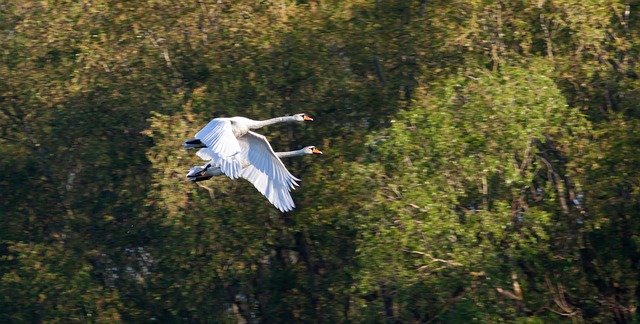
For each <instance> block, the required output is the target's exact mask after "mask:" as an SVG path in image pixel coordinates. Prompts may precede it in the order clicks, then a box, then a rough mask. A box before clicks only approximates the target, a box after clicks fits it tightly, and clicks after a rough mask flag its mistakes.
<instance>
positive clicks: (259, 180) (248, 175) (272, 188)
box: [187, 131, 322, 212]
mask: <svg viewBox="0 0 640 324" xmlns="http://www.w3.org/2000/svg"><path fill="white" fill-rule="evenodd" d="M256 135H257V136H256ZM239 141H240V142H241V144H242V147H243V151H242V153H241V154H242V157H241V159H240V161H241V166H242V172H241V173H240V177H241V178H244V179H247V180H248V181H249V182H251V183H252V184H253V186H254V187H255V188H256V189H258V191H259V192H260V193H261V194H263V195H264V196H265V197H267V199H268V200H269V202H270V203H272V204H273V205H274V206H275V207H276V208H278V209H279V210H280V211H282V212H287V211H290V210H292V209H293V208H295V204H294V203H293V199H292V198H291V189H293V188H294V186H297V185H298V184H297V183H296V181H300V180H299V179H297V178H295V177H294V176H292V175H291V173H289V171H287V169H286V168H285V167H284V164H282V161H281V160H280V158H289V157H294V156H303V155H311V154H322V152H321V151H320V150H319V149H318V148H316V147H315V146H307V147H304V148H302V149H300V150H295V151H289V152H273V149H272V148H271V145H269V142H268V141H267V140H266V138H265V137H264V136H262V135H258V134H255V133H253V132H251V131H249V133H247V135H246V136H243V137H242V138H240V139H239ZM265 144H266V145H265ZM265 163H266V164H271V165H272V166H265ZM274 165H275V167H274ZM223 174H224V172H222V170H221V168H220V166H219V165H216V164H214V162H209V163H206V164H204V165H202V166H195V167H192V168H191V170H189V173H188V174H187V178H188V179H189V180H191V181H192V182H199V181H204V180H208V179H211V178H212V177H214V176H219V175H223Z"/></svg>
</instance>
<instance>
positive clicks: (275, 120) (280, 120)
mask: <svg viewBox="0 0 640 324" xmlns="http://www.w3.org/2000/svg"><path fill="white" fill-rule="evenodd" d="M294 121H295V118H294V117H293V116H285V117H276V118H271V119H267V120H253V121H251V123H250V124H249V129H257V128H262V127H265V126H269V125H273V124H277V123H290V122H294Z"/></svg>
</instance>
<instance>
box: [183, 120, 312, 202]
mask: <svg viewBox="0 0 640 324" xmlns="http://www.w3.org/2000/svg"><path fill="white" fill-rule="evenodd" d="M306 120H309V121H310V120H313V119H312V118H310V117H309V116H307V115H305V114H297V115H294V116H287V117H278V118H273V119H269V120H265V121H256V120H251V119H248V118H244V117H232V118H216V119H213V120H212V121H210V122H209V123H208V124H207V125H206V126H205V127H204V128H202V129H201V130H200V131H199V132H198V133H197V134H196V136H195V139H191V140H187V141H186V142H185V144H184V146H185V147H187V148H189V147H195V148H201V149H200V150H199V151H198V152H197V153H196V154H197V155H198V156H199V157H200V158H202V159H203V160H207V161H210V162H209V163H208V165H209V166H208V167H206V168H205V170H206V169H208V168H209V167H214V168H218V169H219V171H217V170H216V171H217V172H221V173H224V174H225V175H227V176H228V177H229V178H231V179H236V178H238V177H242V178H244V179H247V180H248V181H250V182H251V183H252V184H253V186H254V187H255V188H256V189H258V191H259V192H260V193H261V194H263V195H264V196H265V197H267V199H268V200H269V202H271V203H272V204H273V205H274V206H275V207H276V208H278V209H279V210H281V211H283V212H286V211H290V210H292V209H293V208H294V207H295V204H294V203H293V199H292V198H291V193H290V192H291V189H293V188H295V186H297V185H298V183H297V182H296V181H300V179H298V178H296V177H294V176H293V175H292V174H291V173H290V172H289V171H288V170H287V168H286V167H285V166H284V164H283V163H282V161H280V159H279V158H278V156H277V155H276V153H275V152H274V151H273V149H272V148H271V145H270V144H269V141H267V138H266V137H264V136H262V135H260V134H257V133H255V132H252V131H250V130H251V129H256V128H260V127H264V126H267V125H270V124H275V123H281V122H298V121H306ZM316 150H317V149H316ZM318 152H319V151H318ZM192 171H194V169H193V168H192ZM210 172H213V169H212V170H210ZM191 173H192V172H191V171H190V174H191ZM214 175H217V174H214Z"/></svg>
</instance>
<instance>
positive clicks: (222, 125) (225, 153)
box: [185, 114, 313, 179]
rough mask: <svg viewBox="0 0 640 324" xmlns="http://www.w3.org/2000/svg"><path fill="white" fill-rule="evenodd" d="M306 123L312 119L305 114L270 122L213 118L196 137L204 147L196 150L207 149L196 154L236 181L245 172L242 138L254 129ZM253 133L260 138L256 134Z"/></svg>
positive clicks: (278, 118) (236, 118) (273, 119)
mask: <svg viewBox="0 0 640 324" xmlns="http://www.w3.org/2000/svg"><path fill="white" fill-rule="evenodd" d="M305 120H313V119H312V118H310V117H308V116H307V115H305V114H296V115H293V116H286V117H277V118H272V119H267V120H253V119H249V118H245V117H231V118H214V119H213V120H211V121H210V122H209V123H208V124H207V125H206V126H205V127H203V128H202V129H201V130H200V131H199V132H198V133H197V134H196V136H195V139H196V140H199V142H201V144H203V145H202V146H195V147H204V148H202V149H200V150H199V151H198V152H197V153H196V154H197V155H198V156H199V157H200V158H202V159H204V160H211V161H213V162H214V164H216V165H220V170H221V171H222V172H223V173H224V174H226V175H227V176H228V177H229V178H231V179H236V178H238V177H240V173H241V172H242V169H243V168H242V163H241V159H240V155H239V154H240V153H241V152H242V147H241V146H240V141H239V139H240V138H242V137H244V136H246V134H248V133H249V131H250V130H252V129H257V128H261V127H264V126H268V125H272V124H277V123H287V122H302V121H305ZM253 134H254V135H258V134H256V133H253ZM258 136H261V135H258ZM247 141H255V139H248V140H247ZM265 141H266V139H265ZM188 142H189V141H187V142H185V147H190V146H188V144H187V143H188ZM246 143H248V142H246ZM268 144H269V143H268V142H267V145H268ZM272 151H273V150H272ZM265 152H266V151H265ZM254 158H258V157H254ZM265 167H266V166H265Z"/></svg>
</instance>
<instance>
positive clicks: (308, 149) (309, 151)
mask: <svg viewBox="0 0 640 324" xmlns="http://www.w3.org/2000/svg"><path fill="white" fill-rule="evenodd" d="M302 150H303V151H304V153H305V154H322V151H320V150H318V148H317V147H315V146H307V147H305V148H303V149H302Z"/></svg>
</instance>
